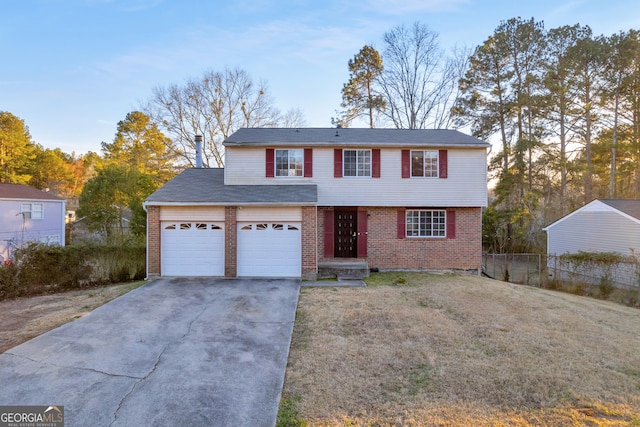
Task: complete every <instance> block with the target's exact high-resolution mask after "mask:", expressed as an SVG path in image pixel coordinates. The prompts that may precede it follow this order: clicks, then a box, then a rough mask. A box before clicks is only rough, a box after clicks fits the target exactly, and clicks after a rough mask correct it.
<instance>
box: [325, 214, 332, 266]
mask: <svg viewBox="0 0 640 427" xmlns="http://www.w3.org/2000/svg"><path fill="white" fill-rule="evenodd" d="M333 246H334V242H333V211H330V210H326V211H324V256H325V257H326V258H333V253H334V252H333V250H334V247H333Z"/></svg>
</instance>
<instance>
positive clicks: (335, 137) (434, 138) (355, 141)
mask: <svg viewBox="0 0 640 427" xmlns="http://www.w3.org/2000/svg"><path fill="white" fill-rule="evenodd" d="M223 144H224V145H225V146H227V147H241V146H300V145H305V146H368V147H371V146H378V147H411V146H415V147H423V146H424V147H431V146H433V147H475V148H487V147H489V146H490V144H489V143H487V142H484V141H482V140H480V139H478V138H475V137H473V136H469V135H466V134H464V133H462V132H459V131H457V130H450V129H381V128H373V129H371V128H242V129H238V130H237V131H236V132H235V133H233V134H232V135H230V136H229V137H228V138H227V139H225V140H224V143H223Z"/></svg>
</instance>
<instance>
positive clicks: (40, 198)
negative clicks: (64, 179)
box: [0, 184, 66, 262]
mask: <svg viewBox="0 0 640 427" xmlns="http://www.w3.org/2000/svg"><path fill="white" fill-rule="evenodd" d="M65 215H66V201H65V200H64V199H61V198H59V197H56V196H54V195H51V194H49V193H46V192H44V191H40V190H38V189H35V188H33V187H29V186H26V185H22V184H0V262H4V261H6V260H8V259H11V254H12V252H13V250H14V249H15V248H19V247H21V246H22V245H23V244H25V243H28V242H40V243H47V244H57V245H62V246H64V244H65V241H64V239H65V234H64V232H65Z"/></svg>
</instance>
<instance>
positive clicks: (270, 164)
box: [265, 148, 275, 178]
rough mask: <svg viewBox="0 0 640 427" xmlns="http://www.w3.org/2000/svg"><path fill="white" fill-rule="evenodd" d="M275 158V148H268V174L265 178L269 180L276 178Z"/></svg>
mask: <svg viewBox="0 0 640 427" xmlns="http://www.w3.org/2000/svg"><path fill="white" fill-rule="evenodd" d="M274 158H275V153H274V150H273V148H267V162H266V163H267V164H266V174H265V176H266V177H267V178H273V176H274V172H275V171H274V163H275V162H274Z"/></svg>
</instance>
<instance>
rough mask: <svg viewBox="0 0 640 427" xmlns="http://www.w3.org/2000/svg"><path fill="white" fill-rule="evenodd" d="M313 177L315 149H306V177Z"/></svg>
mask: <svg viewBox="0 0 640 427" xmlns="http://www.w3.org/2000/svg"><path fill="white" fill-rule="evenodd" d="M312 176H313V149H311V148H305V149H304V177H305V178H311V177H312Z"/></svg>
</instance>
